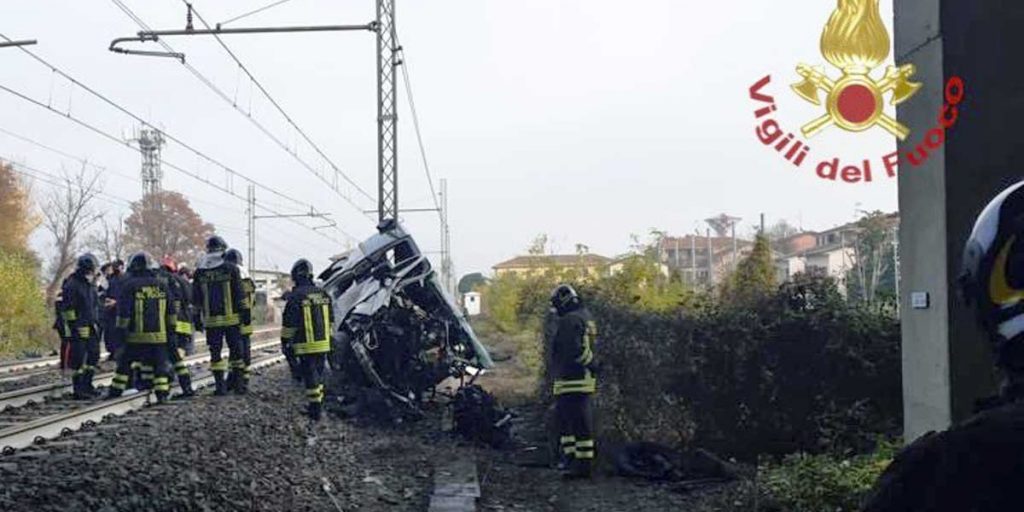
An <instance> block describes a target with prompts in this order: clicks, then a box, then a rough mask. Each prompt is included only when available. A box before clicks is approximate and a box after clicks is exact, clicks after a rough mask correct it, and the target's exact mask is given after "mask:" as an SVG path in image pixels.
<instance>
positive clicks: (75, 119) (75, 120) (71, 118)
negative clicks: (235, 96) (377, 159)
mask: <svg viewBox="0 0 1024 512" xmlns="http://www.w3.org/2000/svg"><path fill="white" fill-rule="evenodd" d="M0 90H2V91H6V92H8V93H10V94H12V95H14V96H15V97H17V98H20V99H22V100H24V101H26V102H28V103H31V104H33V105H35V106H37V107H40V108H42V109H45V110H47V111H49V112H51V113H53V114H56V115H58V116H60V117H62V118H64V119H67V120H69V121H71V122H73V123H75V124H77V125H79V126H81V127H83V128H85V129H87V130H89V131H91V132H93V133H95V134H97V135H99V136H101V137H103V138H105V139H108V140H111V141H113V142H114V143H116V144H118V145H121V146H124V147H127V148H130V149H132V150H133V151H136V152H138V153H140V154H141V153H142V149H141V148H136V147H135V146H132V145H131V144H129V143H128V142H125V141H122V140H121V139H119V138H117V137H116V136H114V135H111V134H109V133H107V132H105V131H103V130H101V129H100V128H97V127H96V126H94V125H92V124H89V123H88V122H86V121H84V120H82V119H80V118H78V117H75V116H72V115H70V114H68V113H64V112H61V111H59V110H57V109H55V108H53V107H51V106H49V105H47V104H45V103H43V102H41V101H39V100H37V99H35V98H32V97H30V96H27V95H25V94H23V93H21V92H18V91H16V90H14V89H11V88H10V87H7V86H6V85H3V84H0ZM162 162H163V164H164V165H166V166H168V167H170V168H171V169H174V170H176V171H178V172H180V173H182V174H185V175H186V176H189V177H191V178H193V179H195V180H197V181H199V182H201V183H204V184H206V185H208V186H210V187H213V188H216V189H218V190H220V191H221V192H224V193H226V194H228V195H230V196H233V197H235V198H237V199H241V200H245V201H247V200H248V198H246V197H243V196H241V195H239V194H237V193H236V192H235V191H234V190H232V189H230V188H228V187H225V186H222V185H219V184H217V183H214V182H212V181H210V180H209V179H207V178H205V177H203V176H200V175H199V174H196V173H195V172H193V171H190V170H188V169H185V168H184V167H180V166H178V165H175V164H174V163H173V162H170V161H168V160H166V159H162ZM243 178H244V179H245V180H247V181H250V182H251V183H256V182H254V181H252V180H251V179H249V178H245V177H243ZM257 206H258V207H261V208H263V209H264V210H266V211H268V212H270V213H271V214H274V215H282V213H281V212H280V211H276V210H274V209H271V208H268V207H266V206H263V205H260V204H257ZM308 206H309V207H310V208H312V206H311V205H308ZM287 220H291V221H295V222H296V223H297V224H298V225H299V226H302V227H304V228H306V229H310V230H312V231H313V232H314V233H316V234H318V235H320V236H322V237H325V238H328V239H330V240H332V241H334V242H336V243H338V244H341V242H340V241H338V240H337V239H335V238H334V237H331V236H328V235H326V234H324V233H322V232H321V231H319V230H316V229H313V228H312V227H310V226H307V225H305V224H302V223H301V222H298V221H296V219H294V218H288V219H287ZM335 227H336V226H335ZM336 228H337V227H336ZM337 229H338V231H339V232H341V233H342V234H344V235H345V236H347V237H349V238H350V239H352V240H357V239H356V238H355V237H353V236H352V235H350V234H348V233H346V232H345V231H344V230H342V229H341V228H337Z"/></svg>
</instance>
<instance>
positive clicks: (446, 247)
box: [440, 178, 455, 296]
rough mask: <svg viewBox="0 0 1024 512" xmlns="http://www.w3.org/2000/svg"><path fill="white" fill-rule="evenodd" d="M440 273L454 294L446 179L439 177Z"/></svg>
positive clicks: (446, 286)
mask: <svg viewBox="0 0 1024 512" xmlns="http://www.w3.org/2000/svg"><path fill="white" fill-rule="evenodd" d="M440 195H441V273H442V280H443V282H444V286H445V288H446V289H447V290H448V293H451V294H452V296H454V295H455V293H454V289H453V286H452V283H453V281H454V278H453V276H452V246H451V243H452V240H451V230H450V229H449V228H448V180H446V179H444V178H442V179H441V194H440Z"/></svg>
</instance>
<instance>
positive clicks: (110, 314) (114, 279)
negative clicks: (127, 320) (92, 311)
mask: <svg viewBox="0 0 1024 512" xmlns="http://www.w3.org/2000/svg"><path fill="white" fill-rule="evenodd" d="M123 280H124V274H111V275H109V276H107V289H106V290H105V291H104V292H103V297H102V298H103V299H104V300H105V299H113V300H115V301H116V300H117V295H118V293H120V290H121V282H122V281H123ZM102 316H103V319H104V320H107V321H113V320H114V319H115V318H117V306H116V305H113V306H110V307H106V306H104V307H103V314H102Z"/></svg>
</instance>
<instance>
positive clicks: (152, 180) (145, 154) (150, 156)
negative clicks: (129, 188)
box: [131, 127, 165, 196]
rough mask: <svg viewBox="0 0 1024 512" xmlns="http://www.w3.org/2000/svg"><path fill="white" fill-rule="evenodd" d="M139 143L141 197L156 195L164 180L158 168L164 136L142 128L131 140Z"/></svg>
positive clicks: (154, 130)
mask: <svg viewBox="0 0 1024 512" xmlns="http://www.w3.org/2000/svg"><path fill="white" fill-rule="evenodd" d="M131 142H138V143H139V153H140V154H141V155H142V195H143V196H147V195H150V194H156V193H158V192H160V190H161V188H162V187H161V182H162V181H163V178H164V173H163V169H161V168H160V162H161V159H160V151H161V148H163V145H164V143H165V140H164V134H162V133H160V131H159V130H156V129H153V128H146V127H142V129H141V130H139V135H138V136H137V137H135V138H134V139H132V140H131Z"/></svg>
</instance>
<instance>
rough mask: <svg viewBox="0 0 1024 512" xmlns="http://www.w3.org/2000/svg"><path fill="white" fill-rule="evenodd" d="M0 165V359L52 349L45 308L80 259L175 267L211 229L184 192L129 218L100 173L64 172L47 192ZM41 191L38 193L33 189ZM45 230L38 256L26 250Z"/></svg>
mask: <svg viewBox="0 0 1024 512" xmlns="http://www.w3.org/2000/svg"><path fill="white" fill-rule="evenodd" d="M39 183H40V182H38V181H33V180H31V177H30V175H28V174H25V173H21V172H19V171H18V168H17V165H16V164H13V163H10V162H5V161H3V160H0V218H2V219H4V222H2V223H0V289H3V290H4V295H5V297H4V300H3V301H0V302H2V303H3V304H4V306H0V356H10V355H17V354H18V353H20V352H25V351H33V350H46V349H48V348H49V347H50V346H52V344H53V343H55V341H54V338H53V334H52V333H51V332H50V331H49V322H50V320H51V319H50V317H49V313H48V309H47V305H48V304H52V302H53V300H54V298H55V296H56V294H57V292H58V291H59V290H60V286H61V283H62V281H63V279H64V277H65V276H67V274H68V273H70V272H71V271H72V270H73V267H74V264H75V261H76V258H77V256H78V255H79V254H81V253H83V252H86V251H89V252H93V253H94V254H95V255H96V256H97V258H99V259H100V260H101V261H104V262H109V261H113V260H117V259H121V260H124V259H126V258H127V256H128V255H129V254H130V253H132V252H134V251H137V250H146V251H149V252H150V253H151V254H153V255H154V256H155V257H157V258H159V257H162V256H170V257H172V258H174V259H175V260H177V261H184V262H192V261H195V260H196V259H198V257H199V256H200V254H201V249H202V246H203V242H204V240H205V239H206V238H207V237H208V236H210V235H212V234H213V232H214V226H213V225H212V224H210V223H208V222H205V221H204V220H203V219H202V217H200V215H199V214H198V213H196V211H195V210H194V209H193V208H192V206H191V205H190V203H189V201H188V199H187V198H186V197H185V196H184V195H182V194H181V193H178V192H174V191H169V190H162V191H158V192H155V193H149V194H145V195H143V196H142V197H141V198H139V199H138V200H136V201H132V202H131V203H130V206H129V211H128V214H127V216H125V215H123V214H121V213H119V212H115V211H111V209H110V208H109V207H108V206H107V205H106V204H105V199H106V198H105V197H104V193H103V190H104V186H105V184H106V182H105V176H104V173H103V171H101V170H95V169H91V168H90V167H89V166H88V165H87V164H83V165H82V167H81V168H80V169H78V170H77V171H64V172H62V173H61V174H60V175H59V176H57V177H55V178H54V179H53V180H52V181H49V182H47V185H48V186H46V187H39ZM37 187H39V188H37ZM38 230H42V232H43V233H45V235H46V241H47V245H46V248H45V249H44V250H43V251H42V252H43V254H42V255H40V254H38V253H37V252H36V251H34V250H33V249H32V247H31V245H30V239H31V237H32V236H33V234H34V233H36V232H37V231H38Z"/></svg>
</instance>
